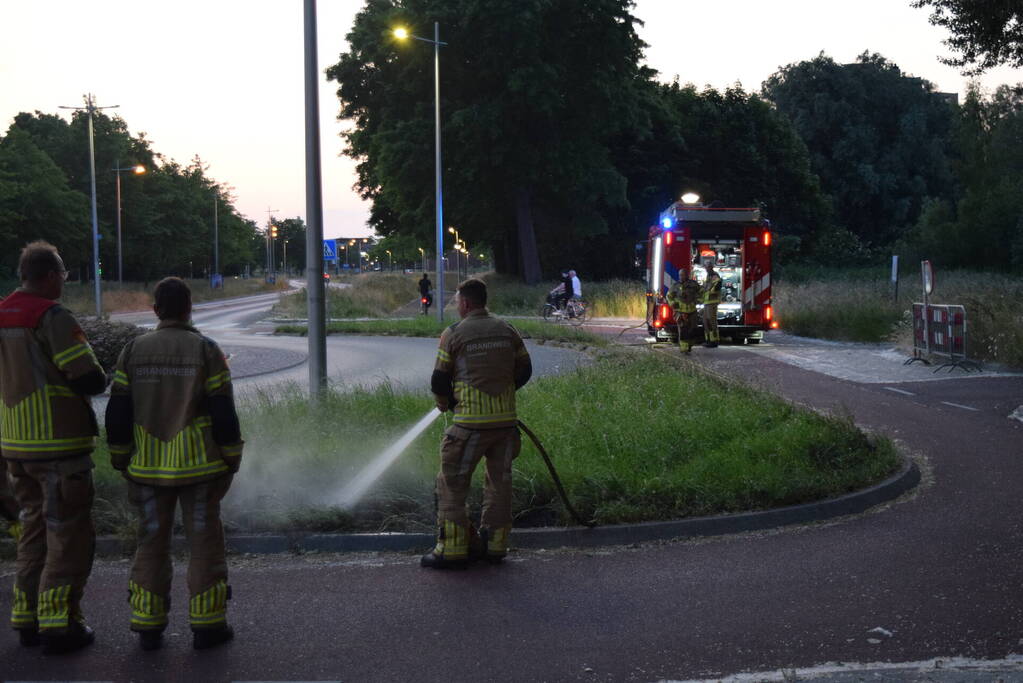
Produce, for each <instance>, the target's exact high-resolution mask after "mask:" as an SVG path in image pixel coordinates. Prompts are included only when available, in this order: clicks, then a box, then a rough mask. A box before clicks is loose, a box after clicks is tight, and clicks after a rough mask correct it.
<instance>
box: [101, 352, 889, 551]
mask: <svg viewBox="0 0 1023 683" xmlns="http://www.w3.org/2000/svg"><path fill="white" fill-rule="evenodd" d="M680 367H681V369H680ZM431 407H432V401H431V399H430V397H429V395H428V394H426V393H404V392H399V391H396V390H394V389H393V388H391V387H389V386H381V387H377V388H373V389H363V388H335V389H334V390H332V391H330V392H328V393H327V394H326V396H325V397H324V399H323V400H322V401H320V402H319V403H318V404H315V405H314V404H312V403H310V402H309V401H308V400H307V398H306V396H305V394H304V392H303V391H302V390H301V389H299V388H297V387H284V388H277V389H275V390H274V393H264V394H261V395H258V396H255V397H252V398H249V399H247V400H245V401H243V402H242V404H241V406H240V413H241V416H242V429H243V434H244V436H245V439H246V442H247V443H246V448H245V458H244V462H243V464H242V471H241V472H240V473H239V474H238V475H237V477H236V480H235V484H234V487H233V490H232V492H231V494H230V496H229V498H228V500H227V501H226V503H225V510H226V512H225V515H226V518H227V520H228V522H229V526H230V528H232V529H235V530H238V529H246V530H254V531H260V530H310V531H346V530H429V529H431V528H432V527H433V480H434V477H435V476H436V471H437V466H438V444H439V443H440V437H441V433H442V431H443V429H444V428H445V425H446V423H447V422H448V420H449V418H448V416H447V415H445V416H442V417H441V418H440V419H439V420H438V421H437V422H435V423H434V424H433V425H432V426H431V427H430V428H429V429H427V431H426V432H425V433H424V434H423V435H422V436H420V437H419V438H418V439H417V440H416V441H415V442H414V443H413V444H412V445H411V446H410V447H409V449H408V450H407V451H406V452H405V454H404V455H403V456H402V457H401V459H400V460H399V461H398V462H397V463H396V464H395V465H394V466H393V467H392V468H391V469H390V470H389V471H388V472H387V473H386V474H385V475H384V476H383V477H382V478H381V479H380V480H379V483H378V485H377V486H376V487H375V488H374V489H373V490H372V491H371V492H370V493H369V495H367V497H366V498H365V499H364V500H363V501H362V502H361V503H360V504H359V505H358V506H356V507H355V508H354V509H353V510H350V511H348V510H342V509H340V508H339V507H337V494H338V492H339V491H340V489H341V488H342V486H343V485H344V483H345V482H347V481H349V480H350V479H351V478H352V477H353V476H354V475H355V474H356V473H357V472H358V471H359V470H360V469H361V468H362V467H363V465H365V464H366V463H367V462H369V461H370V460H371V459H372V458H373V457H374V456H375V455H376V454H378V453H380V452H381V451H382V450H384V449H385V448H386V447H387V446H388V445H389V444H390V443H392V442H393V441H394V440H395V439H397V438H398V437H399V436H400V435H401V434H402V433H403V432H404V431H405V430H406V429H407V428H408V427H410V426H411V425H412V424H414V423H415V422H416V421H417V420H418V419H419V418H420V417H421V416H422V415H424V414H425V413H426V412H427V411H428V410H429V409H430V408H431ZM519 414H520V417H521V418H522V420H523V421H524V422H525V423H526V424H528V425H529V426H530V427H531V428H532V429H533V430H534V431H535V432H536V433H537V435H538V436H539V437H540V438H541V440H542V441H543V442H544V445H545V446H546V448H547V450H548V451H549V452H550V454H551V457H552V458H553V460H554V463H555V465H556V466H557V468H558V471H559V473H560V475H561V477H562V480H563V481H564V484H565V487H566V488H567V490H568V493H569V495H570V496H571V498H572V500H573V502H574V504H575V506H576V507H577V508H578V509H579V511H580V512H581V513H582V514H584V515H586V516H587V517H592V518H593V519H595V520H597V521H598V522H600V523H602V524H611V523H618V522H636V521H644V520H657V519H677V518H684V517H688V516H693V515H706V514H714V513H725V512H737V511H742V510H753V509H761V508H769V507H775V506H782V505H790V504H795V503H801V502H806V501H811V500H817V499H822V498H826V497H830V496H835V495H839V494H843V493H846V492H849V491H852V490H855V489H858V488H861V487H863V486H866V485H868V484H871V483H874V482H877V481H879V480H880V479H882V478H884V477H885V476H887V475H889V474H891V473H892V472H893V471H894V470H895V469H896V468H897V466H898V462H899V461H898V458H897V456H896V453H895V451H894V448H893V447H892V445H891V443H890V442H889V441H887V440H885V439H883V438H874V437H868V436H867V435H865V434H863V433H862V432H861V431H859V430H858V429H857V428H856V427H855V426H854V425H853V424H852V422H851V420H850V419H848V418H838V417H825V416H821V415H818V414H816V413H813V412H810V411H807V410H804V409H801V408H796V407H794V406H792V405H790V404H787V403H785V402H783V401H781V400H779V399H777V398H775V397H773V396H771V395H769V394H766V393H764V392H761V391H758V390H754V389H750V388H746V387H743V386H738V385H735V384H730V383H724V382H723V381H721V380H717V379H714V378H710V377H708V376H706V375H704V374H702V373H701V372H700V371H698V370H697V369H694V368H692V367H691V366H685V365H683V366H680V365H678V364H677V363H676V362H675V361H673V360H670V359H666V358H664V357H662V356H660V355H657V354H649V353H645V352H644V353H630V354H625V353H617V354H611V355H608V356H605V357H604V358H602V359H599V360H597V361H596V362H595V363H593V364H592V365H590V366H587V367H583V368H580V369H577V370H575V371H572V372H569V373H567V374H565V375H560V376H552V377H545V378H541V379H538V380H535V381H533V382H531V383H530V384H529V385H527V386H526V387H525V388H524V389H523V390H522V391H521V392H520V393H519ZM98 460H99V461H101V465H100V467H99V468H98V469H97V490H98V499H101V500H100V502H98V503H97V508H98V509H101V510H102V514H100V515H97V517H98V521H99V524H100V526H101V528H102V530H103V531H105V532H110V531H111V530H112V529H111V525H113V526H114V527H115V530H116V526H117V524H123V521H124V518H125V516H124V512H123V511H124V504H123V502H119V500H121V499H119V498H118V492H123V488H124V486H123V482H120V481H119V479H120V478H119V477H118V476H116V474H115V473H112V472H110V471H109V466H108V465H105V464H104V463H103V461H105V460H106V456H105V454H98ZM481 472H482V467H481V468H480V472H478V473H477V482H476V486H475V487H474V493H473V495H474V502H475V503H478V502H479V497H480V481H479V479H480V478H481V476H482V473H481ZM514 487H515V491H514V513H515V516H516V520H517V522H516V523H517V524H518V525H519V526H529V525H536V524H559V523H568V521H569V520H568V518H567V516H566V513H565V511H564V509H563V508H562V505H561V503H560V501H559V500H558V498H557V495H556V491H555V489H554V486H553V484H552V482H551V481H550V478H549V476H548V474H547V472H546V469H545V468H544V465H543V462H542V460H541V458H540V457H539V455H538V454H537V453H536V452H535V451H534V449H533V447H532V445H531V444H529V443H528V441H527V440H526V439H524V440H523V452H522V455H521V456H520V457H519V458H518V460H516V463H515V478H514ZM121 498H122V499H123V494H121Z"/></svg>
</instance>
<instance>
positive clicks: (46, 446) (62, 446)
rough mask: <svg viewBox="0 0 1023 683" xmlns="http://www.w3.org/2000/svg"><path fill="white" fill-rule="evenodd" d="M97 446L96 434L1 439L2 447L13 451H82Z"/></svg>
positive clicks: (0, 445)
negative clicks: (68, 436) (55, 437)
mask: <svg viewBox="0 0 1023 683" xmlns="http://www.w3.org/2000/svg"><path fill="white" fill-rule="evenodd" d="M95 447H96V437H95V436H77V437H74V438H71V439H38V440H34V441H30V440H25V439H6V438H5V439H0V448H3V450H4V451H11V452H13V453H51V452H55V451H80V450H86V449H90V450H91V449H93V448H95Z"/></svg>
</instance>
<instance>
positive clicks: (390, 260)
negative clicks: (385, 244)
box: [384, 249, 394, 270]
mask: <svg viewBox="0 0 1023 683" xmlns="http://www.w3.org/2000/svg"><path fill="white" fill-rule="evenodd" d="M384 251H385V252H386V253H387V270H394V257H393V256H391V250H390V249H384Z"/></svg>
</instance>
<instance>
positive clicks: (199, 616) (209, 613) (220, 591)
mask: <svg viewBox="0 0 1023 683" xmlns="http://www.w3.org/2000/svg"><path fill="white" fill-rule="evenodd" d="M188 620H189V621H190V622H192V626H214V625H216V624H222V623H224V622H225V621H226V620H227V582H226V581H217V582H216V583H215V584H213V586H211V587H210V588H208V589H206V590H205V591H203V592H202V593H198V594H196V595H193V596H192V597H191V599H189V601H188Z"/></svg>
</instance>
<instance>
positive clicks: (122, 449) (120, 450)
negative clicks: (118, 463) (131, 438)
mask: <svg viewBox="0 0 1023 683" xmlns="http://www.w3.org/2000/svg"><path fill="white" fill-rule="evenodd" d="M131 448H132V446H131V444H128V445H121V444H107V450H109V451H110V455H128V454H129V453H131Z"/></svg>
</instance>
